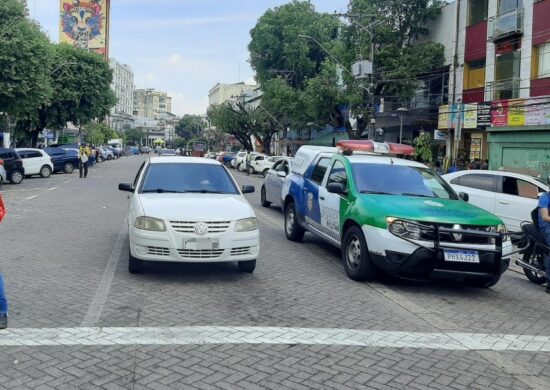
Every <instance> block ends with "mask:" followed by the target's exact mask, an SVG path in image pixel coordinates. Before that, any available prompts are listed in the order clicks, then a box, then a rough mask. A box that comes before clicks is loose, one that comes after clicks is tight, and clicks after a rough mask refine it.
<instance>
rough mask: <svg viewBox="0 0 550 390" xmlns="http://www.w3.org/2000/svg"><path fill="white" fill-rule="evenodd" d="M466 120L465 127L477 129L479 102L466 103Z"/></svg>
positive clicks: (464, 108)
mask: <svg viewBox="0 0 550 390" xmlns="http://www.w3.org/2000/svg"><path fill="white" fill-rule="evenodd" d="M463 110H464V121H463V122H462V123H463V126H462V128H464V129H477V104H465V105H464V106H463Z"/></svg>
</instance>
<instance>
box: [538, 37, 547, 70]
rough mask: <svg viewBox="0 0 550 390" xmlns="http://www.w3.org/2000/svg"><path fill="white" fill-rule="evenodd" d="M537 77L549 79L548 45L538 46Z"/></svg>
mask: <svg viewBox="0 0 550 390" xmlns="http://www.w3.org/2000/svg"><path fill="white" fill-rule="evenodd" d="M538 52H539V69H538V77H541V78H542V77H550V43H547V44H545V45H542V46H539V48H538Z"/></svg>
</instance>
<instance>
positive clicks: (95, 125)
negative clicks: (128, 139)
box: [83, 122, 118, 145]
mask: <svg viewBox="0 0 550 390" xmlns="http://www.w3.org/2000/svg"><path fill="white" fill-rule="evenodd" d="M83 129H84V131H85V132H86V142H89V143H92V144H94V145H104V144H106V143H107V141H109V140H110V139H114V138H117V137H118V135H117V132H116V131H115V130H113V129H111V128H110V127H109V126H107V125H105V124H104V123H100V122H90V123H87V124H85V125H84V126H83Z"/></svg>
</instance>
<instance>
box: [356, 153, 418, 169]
mask: <svg viewBox="0 0 550 390" xmlns="http://www.w3.org/2000/svg"><path fill="white" fill-rule="evenodd" d="M345 157H346V158H347V159H348V161H349V162H350V163H351V164H354V163H370V164H385V165H405V166H409V167H416V168H427V166H426V165H424V164H422V163H419V162H417V161H413V160H406V159H404V158H397V157H393V156H385V155H378V154H359V153H357V154H353V155H351V156H345Z"/></svg>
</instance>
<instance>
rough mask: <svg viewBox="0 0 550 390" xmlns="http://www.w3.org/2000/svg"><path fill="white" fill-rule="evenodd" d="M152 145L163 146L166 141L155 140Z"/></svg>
mask: <svg viewBox="0 0 550 390" xmlns="http://www.w3.org/2000/svg"><path fill="white" fill-rule="evenodd" d="M153 143H154V144H155V145H164V144H166V141H165V140H163V139H161V138H157V139H156V140H154V141H153Z"/></svg>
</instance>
